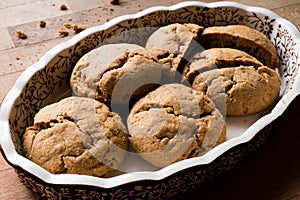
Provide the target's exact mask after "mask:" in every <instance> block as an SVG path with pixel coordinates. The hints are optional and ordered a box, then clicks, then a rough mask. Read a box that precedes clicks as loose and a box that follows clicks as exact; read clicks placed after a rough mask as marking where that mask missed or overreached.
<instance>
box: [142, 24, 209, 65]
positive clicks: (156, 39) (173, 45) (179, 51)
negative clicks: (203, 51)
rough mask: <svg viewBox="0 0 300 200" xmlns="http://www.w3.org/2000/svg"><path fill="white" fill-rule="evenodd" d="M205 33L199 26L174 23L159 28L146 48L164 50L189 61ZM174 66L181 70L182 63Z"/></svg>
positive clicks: (150, 38) (148, 41)
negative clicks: (202, 34)
mask: <svg viewBox="0 0 300 200" xmlns="http://www.w3.org/2000/svg"><path fill="white" fill-rule="evenodd" d="M202 31H203V27H202V26H199V25H197V24H192V23H186V24H179V23H174V24H170V25H167V26H163V27H160V28H158V29H157V30H156V31H155V32H154V33H153V34H151V36H150V37H149V38H148V40H147V43H146V48H148V49H163V50H167V51H170V52H172V53H175V54H176V55H177V56H178V57H179V58H178V59H179V60H180V59H181V60H182V58H184V59H186V60H187V59H188V58H189V57H190V56H191V55H192V52H193V50H194V48H196V47H197V46H199V44H198V42H197V40H198V38H199V37H200V35H201V33H202ZM181 60H180V62H178V63H177V65H174V68H175V69H177V68H180V64H181V62H184V61H181Z"/></svg>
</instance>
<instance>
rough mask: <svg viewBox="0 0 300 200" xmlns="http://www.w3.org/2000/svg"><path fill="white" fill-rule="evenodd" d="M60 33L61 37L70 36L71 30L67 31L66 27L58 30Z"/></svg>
mask: <svg viewBox="0 0 300 200" xmlns="http://www.w3.org/2000/svg"><path fill="white" fill-rule="evenodd" d="M58 33H59V35H60V37H66V36H68V35H69V31H67V30H66V29H63V28H62V29H60V30H59V31H58Z"/></svg>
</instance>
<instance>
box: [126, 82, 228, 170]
mask: <svg viewBox="0 0 300 200" xmlns="http://www.w3.org/2000/svg"><path fill="white" fill-rule="evenodd" d="M127 126H128V130H129V134H130V137H129V140H130V145H131V148H132V149H133V151H134V152H136V153H138V154H139V155H140V156H141V157H142V158H143V159H145V160H146V161H148V162H149V163H152V164H153V165H155V166H158V167H165V166H167V165H169V164H171V163H173V162H176V161H180V160H183V159H186V158H191V157H196V156H198V155H199V154H203V153H205V152H207V151H208V150H210V149H211V148H213V147H215V146H216V145H218V144H220V143H222V142H223V141H225V138H226V125H225V121H224V118H223V116H222V114H221V113H220V111H219V110H218V109H216V108H215V106H214V104H213V102H212V101H211V100H210V99H209V98H208V97H207V96H206V95H204V93H203V92H198V91H195V90H192V89H191V88H190V87H187V86H184V85H182V84H166V85H163V86H160V87H158V88H157V89H156V90H154V91H152V92H150V93H148V94H147V95H146V96H145V97H144V98H142V99H140V100H139V101H138V102H137V103H136V104H135V105H134V106H133V107H132V109H131V111H130V115H129V117H128V119H127Z"/></svg>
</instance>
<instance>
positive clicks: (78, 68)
mask: <svg viewBox="0 0 300 200" xmlns="http://www.w3.org/2000/svg"><path fill="white" fill-rule="evenodd" d="M140 48H142V47H140V46H138V45H135V44H127V43H120V44H107V45H103V46H100V47H98V48H96V49H93V50H92V51H90V52H89V53H87V54H85V55H84V56H82V57H81V59H80V60H79V61H78V62H77V64H76V65H75V67H74V69H73V72H72V75H71V79H70V85H71V88H72V91H73V93H74V95H76V96H82V97H90V98H95V96H96V88H97V82H98V81H99V80H100V78H101V76H102V75H103V73H104V72H105V71H106V70H107V66H109V65H110V64H111V63H112V62H113V61H114V60H115V59H117V58H118V57H120V56H122V55H123V54H124V52H127V51H131V50H136V49H140Z"/></svg>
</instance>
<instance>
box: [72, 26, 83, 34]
mask: <svg viewBox="0 0 300 200" xmlns="http://www.w3.org/2000/svg"><path fill="white" fill-rule="evenodd" d="M72 28H73V30H74V32H75V33H80V32H81V31H83V30H85V29H86V28H85V26H82V25H78V24H74V25H73V26H72Z"/></svg>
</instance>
